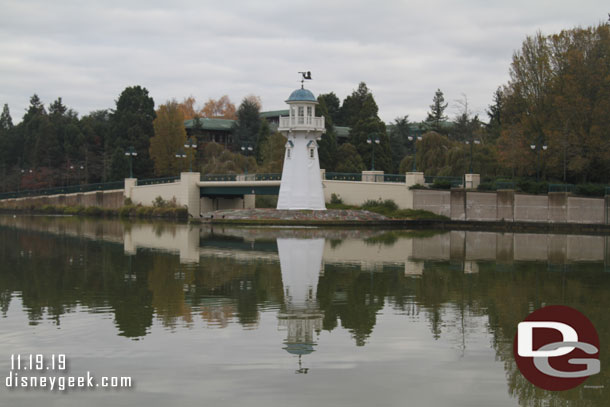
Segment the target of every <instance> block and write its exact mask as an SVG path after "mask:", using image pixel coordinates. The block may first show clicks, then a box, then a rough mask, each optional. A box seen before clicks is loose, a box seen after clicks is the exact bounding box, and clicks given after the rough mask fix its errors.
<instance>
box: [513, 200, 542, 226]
mask: <svg viewBox="0 0 610 407" xmlns="http://www.w3.org/2000/svg"><path fill="white" fill-rule="evenodd" d="M548 212H549V202H548V197H547V196H546V195H521V194H515V209H514V213H515V221H516V222H547V221H548V218H549V215H548Z"/></svg>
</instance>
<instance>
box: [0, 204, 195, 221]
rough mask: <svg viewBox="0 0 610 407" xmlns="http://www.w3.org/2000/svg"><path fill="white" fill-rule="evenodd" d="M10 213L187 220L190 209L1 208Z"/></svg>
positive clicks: (146, 207)
mask: <svg viewBox="0 0 610 407" xmlns="http://www.w3.org/2000/svg"><path fill="white" fill-rule="evenodd" d="M0 210H1V211H3V212H8V213H28V214H45V215H73V216H91V217H98V218H117V217H121V218H141V219H174V220H187V219H188V211H187V209H186V208H177V207H154V206H136V205H125V206H122V207H121V208H117V209H108V208H100V207H98V206H89V207H84V206H59V205H43V206H32V207H28V208H1V209H0Z"/></svg>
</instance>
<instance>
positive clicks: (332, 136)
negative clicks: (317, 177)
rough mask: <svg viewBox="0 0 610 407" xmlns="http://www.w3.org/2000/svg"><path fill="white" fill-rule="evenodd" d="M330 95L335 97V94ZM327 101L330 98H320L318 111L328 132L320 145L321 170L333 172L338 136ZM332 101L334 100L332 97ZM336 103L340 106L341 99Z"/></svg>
mask: <svg viewBox="0 0 610 407" xmlns="http://www.w3.org/2000/svg"><path fill="white" fill-rule="evenodd" d="M329 95H333V96H334V93H330V94H329ZM335 98H336V96H335ZM327 99H329V98H328V97H322V96H318V108H317V111H318V113H320V115H321V116H323V117H324V127H325V130H326V131H325V132H324V134H322V137H321V138H320V141H319V143H318V157H320V168H324V169H326V171H333V169H334V168H335V159H336V155H337V134H336V133H335V126H334V125H333V119H332V116H331V114H330V112H329V111H328V106H327V104H326V101H327ZM330 99H331V100H332V97H330ZM336 101H337V106H338V102H339V99H336Z"/></svg>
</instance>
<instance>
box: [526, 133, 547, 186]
mask: <svg viewBox="0 0 610 407" xmlns="http://www.w3.org/2000/svg"><path fill="white" fill-rule="evenodd" d="M530 148H531V149H532V150H533V151H535V152H536V182H539V181H540V176H539V172H540V166H539V164H538V156H539V155H540V149H542V150H545V151H546V149H547V148H548V146H547V145H546V144H542V145H540V139H538V144H530Z"/></svg>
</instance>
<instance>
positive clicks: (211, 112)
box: [200, 95, 237, 120]
mask: <svg viewBox="0 0 610 407" xmlns="http://www.w3.org/2000/svg"><path fill="white" fill-rule="evenodd" d="M200 113H201V115H202V116H203V117H208V118H216V119H228V120H235V119H237V115H236V109H235V105H234V104H233V103H231V99H229V97H228V96H227V95H224V96H222V97H221V98H220V99H218V100H214V99H208V101H207V102H206V103H205V105H204V106H203V108H202V109H201V112H200Z"/></svg>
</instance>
